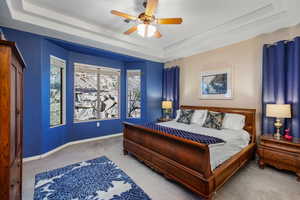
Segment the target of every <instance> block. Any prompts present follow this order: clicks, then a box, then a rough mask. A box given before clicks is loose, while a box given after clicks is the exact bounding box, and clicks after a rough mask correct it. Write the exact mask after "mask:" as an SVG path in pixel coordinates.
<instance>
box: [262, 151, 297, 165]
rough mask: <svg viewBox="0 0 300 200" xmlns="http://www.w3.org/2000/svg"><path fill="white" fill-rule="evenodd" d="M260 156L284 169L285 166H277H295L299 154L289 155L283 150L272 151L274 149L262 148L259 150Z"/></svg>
mask: <svg viewBox="0 0 300 200" xmlns="http://www.w3.org/2000/svg"><path fill="white" fill-rule="evenodd" d="M261 153H262V155H261V156H262V158H263V159H264V160H265V161H266V162H267V163H268V161H272V164H273V165H276V167H277V168H282V169H285V168H286V167H279V166H280V165H281V166H282V165H284V166H289V168H295V169H296V168H297V167H300V166H297V165H299V159H300V158H299V155H294V154H293V155H289V154H287V153H285V152H280V151H274V149H272V150H269V149H267V148H263V150H262V151H261Z"/></svg>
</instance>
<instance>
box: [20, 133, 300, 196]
mask: <svg viewBox="0 0 300 200" xmlns="http://www.w3.org/2000/svg"><path fill="white" fill-rule="evenodd" d="M103 155H105V156H107V157H108V158H109V159H110V160H112V161H113V162H115V163H116V164H117V165H118V166H119V167H120V168H121V169H122V170H123V171H124V172H125V173H126V174H127V175H128V176H130V177H131V178H132V179H133V180H134V182H135V183H136V184H138V185H139V186H140V187H141V188H142V189H143V190H144V191H145V192H146V193H147V194H148V195H149V196H150V197H151V198H152V199H153V200H169V199H172V200H196V199H198V197H197V196H196V195H194V194H193V193H192V192H190V191H189V190H186V189H184V188H183V187H182V186H180V185H178V184H176V183H173V182H170V181H168V180H166V179H165V178H163V177H162V176H161V175H159V174H157V173H155V172H154V171H152V170H151V169H150V168H148V167H146V166H145V165H143V164H141V163H140V162H139V161H137V160H136V159H134V158H133V157H132V156H123V152H122V137H116V138H111V139H106V140H99V141H95V142H89V143H83V144H77V145H73V146H69V147H67V148H65V149H63V150H61V151H59V152H56V153H54V154H52V155H50V156H48V157H46V158H44V159H41V160H36V161H30V162H27V163H25V164H24V166H23V200H32V199H33V191H34V176H35V174H37V173H41V172H44V171H47V170H52V169H56V168H60V167H64V166H66V165H70V164H73V163H77V162H80V161H85V160H89V159H94V158H97V157H100V156H103ZM215 197H216V198H215V199H217V200H294V199H295V200H296V199H299V198H300V183H299V182H297V181H296V176H295V175H294V174H292V173H288V172H282V171H279V170H276V169H273V168H270V167H266V168H265V169H264V170H261V169H259V168H258V167H257V165H256V163H255V162H254V161H252V162H251V163H249V164H248V165H247V167H245V168H244V169H242V170H240V171H239V172H238V173H237V174H236V175H234V176H233V177H232V178H231V179H230V180H229V181H228V182H227V183H226V184H225V185H224V186H223V187H222V188H221V189H220V190H219V191H218V192H217V194H216V196H215Z"/></svg>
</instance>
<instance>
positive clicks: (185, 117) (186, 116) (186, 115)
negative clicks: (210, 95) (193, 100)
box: [177, 110, 194, 124]
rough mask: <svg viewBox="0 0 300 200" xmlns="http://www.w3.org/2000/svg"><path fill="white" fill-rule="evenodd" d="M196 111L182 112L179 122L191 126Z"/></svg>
mask: <svg viewBox="0 0 300 200" xmlns="http://www.w3.org/2000/svg"><path fill="white" fill-rule="evenodd" d="M193 114H194V110H180V116H179V118H178V119H177V122H179V123H184V124H191V121H192V117H193Z"/></svg>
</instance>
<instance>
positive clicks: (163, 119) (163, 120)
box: [157, 118, 173, 122]
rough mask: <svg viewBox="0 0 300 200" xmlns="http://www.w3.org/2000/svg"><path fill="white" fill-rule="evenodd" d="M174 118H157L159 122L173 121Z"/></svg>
mask: <svg viewBox="0 0 300 200" xmlns="http://www.w3.org/2000/svg"><path fill="white" fill-rule="evenodd" d="M172 120H173V119H172V118H169V119H167V118H159V119H157V122H169V121H172Z"/></svg>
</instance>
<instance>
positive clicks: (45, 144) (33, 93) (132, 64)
mask: <svg viewBox="0 0 300 200" xmlns="http://www.w3.org/2000/svg"><path fill="white" fill-rule="evenodd" d="M2 29H3V32H4V34H5V36H6V38H7V39H8V40H11V41H15V42H17V45H18V47H19V49H20V51H21V53H22V55H23V57H24V59H25V62H26V64H27V65H28V66H27V69H26V71H25V75H24V86H25V87H24V157H30V156H35V155H40V154H42V153H45V152H48V151H50V150H52V149H54V148H56V147H58V146H61V145H63V144H65V143H68V142H70V141H76V140H81V139H87V138H93V137H99V136H105V135H110V134H116V133H120V132H122V122H123V121H129V122H134V123H145V122H149V121H155V120H156V119H157V118H159V117H160V116H161V106H160V104H161V99H162V70H163V64H162V63H157V62H151V61H148V60H143V59H140V58H134V57H132V56H127V55H121V54H117V53H113V52H109V51H105V50H101V49H96V48H91V47H87V46H82V45H78V44H74V43H69V42H66V41H62V40H58V39H53V38H47V37H43V36H40V35H35V34H31V33H26V32H22V31H17V30H13V29H9V28H5V27H2ZM50 55H53V56H56V57H58V58H61V59H64V60H66V62H67V70H66V77H67V80H66V81H67V82H66V89H67V90H66V124H65V125H63V126H59V127H55V128H50V100H49V97H50V82H49V78H50ZM75 62H78V63H84V64H90V65H98V66H107V67H113V68H118V69H120V70H121V98H120V103H121V105H120V108H121V113H120V119H117V120H101V121H100V127H97V126H96V122H81V123H73V112H74V111H73V107H74V102H73V98H74V94H73V89H74V88H73V82H74V67H73V65H74V63H75ZM127 69H141V70H142V88H141V90H142V118H141V119H126V109H127V106H126V70H127ZM149 111H150V112H149Z"/></svg>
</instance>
